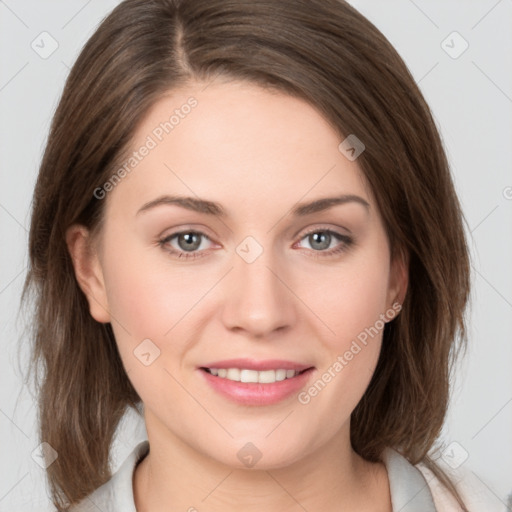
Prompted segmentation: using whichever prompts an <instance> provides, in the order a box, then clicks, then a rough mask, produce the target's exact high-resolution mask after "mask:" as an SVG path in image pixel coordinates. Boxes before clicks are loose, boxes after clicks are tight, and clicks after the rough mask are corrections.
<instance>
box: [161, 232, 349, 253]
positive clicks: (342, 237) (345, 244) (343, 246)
mask: <svg viewBox="0 0 512 512" xmlns="http://www.w3.org/2000/svg"><path fill="white" fill-rule="evenodd" d="M313 233H329V234H330V235H334V237H335V238H338V240H340V241H341V242H342V243H340V244H339V245H338V246H337V247H336V248H334V249H330V250H328V251H327V250H324V251H315V250H313V249H310V251H311V252H313V253H316V254H314V256H312V257H313V258H329V257H331V256H336V255H338V254H340V253H342V252H344V251H346V250H347V249H349V248H350V247H352V246H353V245H354V239H353V238H352V237H350V236H347V235H342V234H341V233H338V232H337V231H333V230H331V229H318V228H317V229H313V230H311V231H308V232H307V233H304V235H303V236H302V237H301V238H300V240H299V241H301V240H303V239H304V238H306V237H307V236H309V235H312V234H313ZM183 234H194V235H199V236H202V237H203V238H205V239H207V240H210V237H209V236H208V235H206V234H205V233H202V232H201V231H194V230H192V229H191V230H185V231H177V232H176V233H172V234H171V235H168V236H166V237H164V238H162V239H160V240H158V245H159V246H160V247H162V249H164V250H165V251H167V252H168V253H169V254H171V255H173V256H176V257H177V258H179V259H186V260H187V259H191V260H194V259H197V258H202V257H203V256H206V254H205V251H199V252H189V253H187V252H186V251H177V250H175V249H168V248H166V244H168V243H169V242H170V241H171V240H172V239H173V238H175V237H177V236H179V235H183Z"/></svg>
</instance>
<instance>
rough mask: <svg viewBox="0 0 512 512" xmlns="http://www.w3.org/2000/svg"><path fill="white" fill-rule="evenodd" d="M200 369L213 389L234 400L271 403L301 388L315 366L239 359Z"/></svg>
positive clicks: (248, 403)
mask: <svg viewBox="0 0 512 512" xmlns="http://www.w3.org/2000/svg"><path fill="white" fill-rule="evenodd" d="M198 370H199V371H200V372H201V374H202V375H203V376H204V379H205V381H206V382H207V383H208V384H209V385H210V387H211V388H213V390H214V391H216V392H217V393H219V394H220V395H222V396H223V397H225V398H228V399H230V400H231V401H234V402H236V403H238V404H242V405H271V404H276V403H278V402H280V401H282V400H284V399H286V398H288V397H290V396H291V395H292V394H294V393H296V392H298V391H300V389H301V388H303V387H304V386H305V385H306V384H307V382H308V381H309V379H310V378H311V376H312V375H313V373H314V371H315V367H314V366H310V365H304V364H298V363H293V362H291V361H282V360H268V361H254V360H249V359H236V360H229V361H218V362H212V363H209V364H208V365H205V366H200V367H198Z"/></svg>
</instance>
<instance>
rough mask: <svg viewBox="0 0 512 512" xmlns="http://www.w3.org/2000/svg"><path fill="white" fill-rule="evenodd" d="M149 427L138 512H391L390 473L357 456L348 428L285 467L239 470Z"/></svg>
mask: <svg viewBox="0 0 512 512" xmlns="http://www.w3.org/2000/svg"><path fill="white" fill-rule="evenodd" d="M147 420H148V418H147ZM147 420H146V425H147V431H148V439H149V443H150V452H149V453H148V455H147V456H146V457H145V458H144V459H143V461H142V462H140V464H139V465H138V466H137V468H136V470H135V473H134V481H133V488H134V497H135V505H136V508H137V511H139V512H160V511H164V510H165V511H168V510H169V509H173V510H184V511H190V512H194V511H199V512H201V511H204V510H208V511H209V512H220V511H222V512H231V511H235V510H236V511H239V510H245V511H248V512H252V511H254V512H256V511H258V512H259V511H261V510H265V512H278V511H280V512H283V511H290V512H292V511H297V512H298V511H303V510H323V511H333V512H334V511H339V510H345V511H352V510H353V511H356V510H357V511H358V512H367V511H368V512H370V511H377V510H379V511H381V512H382V511H384V512H388V511H389V512H391V500H390V495H389V483H388V480H387V473H386V469H385V467H384V465H383V464H381V463H370V462H367V461H365V460H364V459H362V458H361V457H360V456H359V455H357V454H356V453H355V452H354V451H353V449H352V447H351V445H350V436H349V427H348V426H347V428H346V429H344V430H343V431H342V432H340V433H339V435H337V436H335V438H334V439H333V440H332V441H331V442H330V443H328V444H326V445H323V446H322V447H320V448H319V449H317V450H316V451H314V452H313V453H310V454H309V455H307V456H306V457H304V458H302V459H300V460H298V461H296V462H294V463H292V464H289V465H287V466H286V467H279V468H266V469H255V468H251V469H245V468H244V469H240V468H233V467H230V466H227V465H225V464H222V463H220V462H218V461H216V460H214V459H212V458H211V457H209V456H208V455H206V454H204V453H199V452H198V451H196V450H194V449H193V448H192V447H191V446H190V445H188V444H186V443H185V442H183V441H182V440H180V439H179V438H177V437H176V436H174V435H173V434H172V433H170V432H169V431H168V430H167V429H161V428H158V426H157V427H156V428H153V427H154V425H151V423H150V422H149V423H148V421H147Z"/></svg>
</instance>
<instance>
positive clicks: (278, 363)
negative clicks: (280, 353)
mask: <svg viewBox="0 0 512 512" xmlns="http://www.w3.org/2000/svg"><path fill="white" fill-rule="evenodd" d="M200 368H226V369H227V368H241V369H247V370H256V371H264V370H280V369H283V370H295V371H299V372H301V371H303V370H307V369H308V368H312V365H308V364H301V363H296V362H294V361H285V360H283V359H266V360H264V361H256V360H255V359H243V358H242V359H225V360H223V361H213V362H211V363H208V364H205V365H202V366H200Z"/></svg>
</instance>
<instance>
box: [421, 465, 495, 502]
mask: <svg viewBox="0 0 512 512" xmlns="http://www.w3.org/2000/svg"><path fill="white" fill-rule="evenodd" d="M438 466H439V467H440V468H441V469H442V470H443V471H444V472H445V473H446V474H447V476H448V477H449V478H450V480H451V481H452V482H453V484H454V486H455V488H456V489H457V491H458V493H459V494H460V496H461V498H462V499H463V501H464V504H465V505H466V509H464V508H462V507H461V506H460V505H459V504H458V502H457V500H456V499H455V497H454V496H453V495H452V493H451V492H450V491H449V490H448V489H447V488H446V487H445V486H444V485H443V483H442V482H441V481H440V480H439V479H438V478H437V477H436V476H435V475H434V473H433V472H432V471H431V470H430V469H429V468H428V467H427V466H426V465H425V464H424V463H419V464H417V465H416V466H415V467H416V468H418V469H419V470H420V471H421V473H422V475H423V476H424V478H425V480H426V482H427V484H428V486H429V488H430V490H431V493H432V497H433V499H434V503H435V506H436V510H437V511H438V512H465V511H468V512H503V510H504V508H503V503H501V502H500V501H499V500H497V498H496V496H495V495H494V494H493V493H491V491H490V490H489V488H488V487H487V486H486V485H485V484H484V482H483V481H482V480H481V479H480V478H479V477H478V476H477V475H476V473H474V472H473V471H471V470H470V469H469V468H467V467H458V468H457V469H453V468H451V467H450V466H448V465H447V464H444V463H438Z"/></svg>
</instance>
